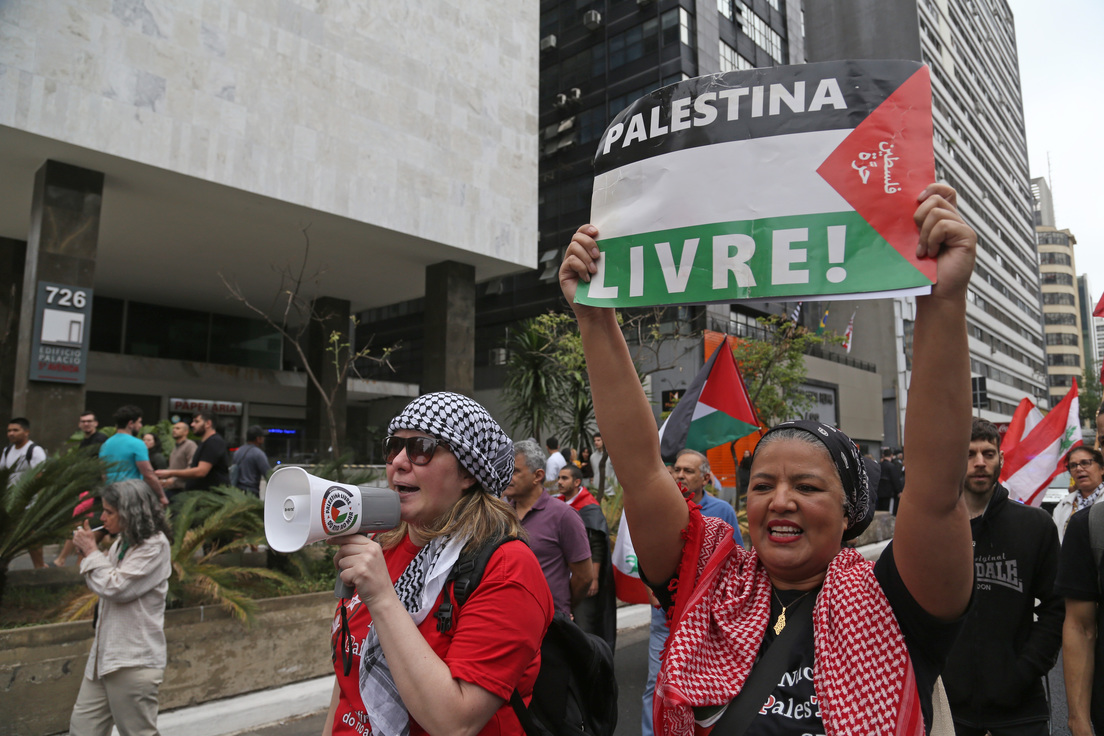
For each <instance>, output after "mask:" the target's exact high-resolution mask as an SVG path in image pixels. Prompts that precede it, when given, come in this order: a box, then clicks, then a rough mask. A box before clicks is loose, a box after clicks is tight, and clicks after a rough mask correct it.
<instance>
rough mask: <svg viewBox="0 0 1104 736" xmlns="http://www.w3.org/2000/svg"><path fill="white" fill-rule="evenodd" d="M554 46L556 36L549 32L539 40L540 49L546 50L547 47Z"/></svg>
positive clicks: (552, 47) (551, 47)
mask: <svg viewBox="0 0 1104 736" xmlns="http://www.w3.org/2000/svg"><path fill="white" fill-rule="evenodd" d="M554 48H556V37H555V36H554V35H553V34H551V33H549V34H548V35H547V36H545V37H544V38H542V39H541V40H540V50H541V51H548V50H549V49H554Z"/></svg>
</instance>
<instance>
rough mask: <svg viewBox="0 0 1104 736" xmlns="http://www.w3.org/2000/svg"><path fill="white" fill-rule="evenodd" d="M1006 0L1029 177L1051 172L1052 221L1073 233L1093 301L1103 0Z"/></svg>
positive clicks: (1103, 285) (1099, 261)
mask: <svg viewBox="0 0 1104 736" xmlns="http://www.w3.org/2000/svg"><path fill="white" fill-rule="evenodd" d="M1008 4H1009V6H1010V7H1011V9H1012V13H1013V14H1014V15H1015V18H1016V41H1017V45H1018V50H1019V55H1020V82H1021V86H1022V90H1023V100H1024V117H1025V122H1026V127H1027V152H1028V157H1029V165H1030V172H1031V177H1032V178H1035V177H1038V176H1043V177H1047V178H1048V179H1049V181H1050V187H1051V191H1052V192H1053V195H1054V213H1055V219H1056V220H1057V225H1058V227H1059V228H1069V230H1070V231H1071V232H1072V233H1073V234H1074V236H1075V237H1076V238H1077V246H1076V251H1075V257H1076V260H1077V272H1078V274H1082V273H1087V274H1089V285H1090V287H1091V288H1092V291H1093V295H1092V298H1093V300H1094V302H1095V300H1097V299H1099V298H1100V294H1101V291H1104V186H1102V184H1104V153H1102V146H1104V102H1102V100H1101V98H1102V96H1104V85H1102V84H1101V79H1102V77H1101V74H1100V72H1099V67H1100V61H1099V59H1100V54H1101V51H1102V46H1104V0H1049V2H1039V0H1008ZM1048 154H1049V156H1050V172H1049V175H1048V173H1047V156H1048ZM1094 306H1095V303H1094Z"/></svg>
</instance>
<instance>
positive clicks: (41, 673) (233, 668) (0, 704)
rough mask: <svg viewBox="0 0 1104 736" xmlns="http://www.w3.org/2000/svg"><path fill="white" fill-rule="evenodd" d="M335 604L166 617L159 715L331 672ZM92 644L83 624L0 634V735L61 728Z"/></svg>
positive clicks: (272, 602) (272, 604) (310, 602)
mask: <svg viewBox="0 0 1104 736" xmlns="http://www.w3.org/2000/svg"><path fill="white" fill-rule="evenodd" d="M335 605H336V601H335V600H334V597H333V593H328V592H327V593H309V594H307V595H297V596H287V597H285V598H268V599H265V600H260V601H257V612H256V615H255V619H254V622H253V626H252V627H251V628H248V629H247V628H245V627H244V626H243V625H242V624H240V623H238V622H237V621H235V620H234V619H233V618H231V616H230V614H228V613H226V612H225V611H223V610H222V609H219V608H212V607H200V608H185V609H178V610H172V611H166V612H165V639H166V641H167V643H168V658H169V664H168V667H167V669H166V670H165V681H164V683H163V684H162V685H161V693H160V709H161V710H162V711H165V710H170V709H172V708H179V707H182V706H186V705H195V704H197V703H203V702H207V701H209V700H218V699H220V698H227V697H231V696H234V695H240V694H242V693H247V692H252V691H254V690H262V689H266V688H271V687H277V686H280V685H287V684H289V683H293V682H298V681H300V680H307V679H310V678H314V677H319V676H322V675H325V674H328V673H330V672H332V671H333V665H332V663H331V661H330V622H331V620H332V618H333V612H334V608H335ZM91 646H92V625H91V622H89V621H79V622H76V623H69V624H46V625H43V626H29V627H26V628H21V629H10V630H6V631H0V713H3V714H4V716H3V718H2V719H0V734H3V735H5V736H6V735H7V734H12V735H13V736H23V735H24V734H26V735H28V736H30V735H32V734H35V735H37V734H51V733H59V732H64V731H66V730H67V729H68V728H69V714H70V713H71V712H72V709H73V703H74V702H76V699H77V691H78V690H79V689H80V683H81V679H82V678H83V676H84V665H85V662H86V661H87V659H88V650H89V648H90V647H91Z"/></svg>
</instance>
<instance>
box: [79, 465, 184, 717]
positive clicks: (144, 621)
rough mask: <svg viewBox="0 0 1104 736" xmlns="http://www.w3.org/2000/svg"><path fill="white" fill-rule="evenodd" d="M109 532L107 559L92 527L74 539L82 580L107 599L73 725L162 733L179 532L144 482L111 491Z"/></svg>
mask: <svg viewBox="0 0 1104 736" xmlns="http://www.w3.org/2000/svg"><path fill="white" fill-rule="evenodd" d="M100 520H101V521H102V522H103V527H104V531H106V532H107V533H108V534H114V535H116V539H115V542H114V544H112V545H111V548H110V549H109V550H108V551H107V554H104V553H103V552H101V551H100V550H99V548H98V547H97V545H96V536H95V533H94V532H93V531H92V530H91V529H90V528H89V524H88V522H87V521H85V522H84V527H83V528H81V529H77V530H76V531H75V532H74V533H73V543H74V544H75V545H76V546H77V549H79V550H80V553H81V556H82V558H83V559H82V560H81V564H80V572H81V574H82V575H83V576H84V581H85V583H86V584H87V585H88V588H89V590H91V591H92V592H93V593H95V594H96V595H98V596H99V597H100V600H99V603H98V604H97V610H96V636H95V638H94V639H93V640H92V649H91V651H90V652H89V653H88V664H87V665H86V666H85V668H84V679H83V680H82V681H81V688H80V693H79V694H78V695H77V702H76V705H74V706H73V714H72V716H71V718H70V721H69V733H70V734H72V736H84V735H85V734H89V735H95V736H100V735H102V736H107V734H109V733H110V732H111V726H112V725H113V724H114V725H115V726H116V727H117V728H118V729H119V732H120V733H121V734H123V736H129V735H130V734H156V733H157V691H158V689H159V687H160V686H161V679H162V676H163V675H164V672H165V632H164V627H165V594H166V593H167V592H168V589H169V574H170V572H172V561H171V552H170V543H169V540H170V539H171V537H172V529H171V527H169V525H168V522H166V521H165V515H164V513H163V512H162V510H161V504H160V502H159V500H158V498H157V496H156V495H154V493H153V492H152V491H151V490H150V488H149V486H147V485H146V484H145V482H144V481H141V480H124V481H120V482H119V483H113V484H111V485H109V486H107V487H106V488H105V489H104V491H103V513H102V514H101V515H100Z"/></svg>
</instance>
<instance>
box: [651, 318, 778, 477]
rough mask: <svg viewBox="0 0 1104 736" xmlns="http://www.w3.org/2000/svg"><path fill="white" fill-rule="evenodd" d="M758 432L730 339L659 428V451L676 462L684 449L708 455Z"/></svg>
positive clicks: (713, 356) (706, 364)
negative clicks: (733, 355) (717, 448)
mask: <svg viewBox="0 0 1104 736" xmlns="http://www.w3.org/2000/svg"><path fill="white" fill-rule="evenodd" d="M758 430H759V418H758V417H757V416H756V415H755V408H754V407H753V406H752V405H751V399H750V398H749V397H748V392H747V387H746V386H745V385H744V379H743V378H742V377H741V376H740V369H739V368H737V367H736V360H735V359H734V358H733V357H732V348H731V347H730V345H729V342H728V338H727V337H726V338H725V339H724V341H723V342H722V343H721V344H720V345H718V346H717V349H716V350H714V351H713V355H711V356H709V360H707V361H706V362H705V365H704V366H702V369H701V370H700V371H698V375H696V376H694V382H693V383H691V384H690V388H688V389H686V393H684V394H683V395H682V399H681V400H680V401H679V403H678V405H677V406H675V409H674V411H672V412H671V415H670V416H669V417H667V421H666V422H664V423H663V426H662V427H660V428H659V452H660V454H661V455H662V456H663V459H664V461H673V460H674V459H675V456H676V455H678V453H679V452H680V451H681V450H683V449H684V448H688V449H691V450H697V451H698V452H705V451H706V450H709V449H711V448H713V447H716V446H717V445H723V444H725V443H726V442H732V441H733V440H738V439H740V438H741V437H746V436H748V435H749V434H751V433H752V432H756V431H758Z"/></svg>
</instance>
